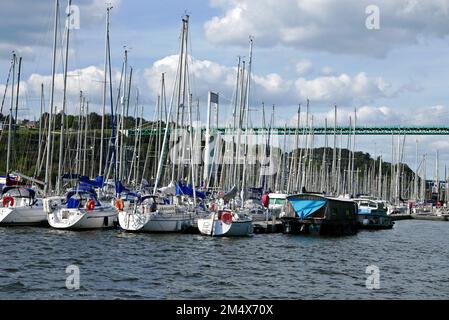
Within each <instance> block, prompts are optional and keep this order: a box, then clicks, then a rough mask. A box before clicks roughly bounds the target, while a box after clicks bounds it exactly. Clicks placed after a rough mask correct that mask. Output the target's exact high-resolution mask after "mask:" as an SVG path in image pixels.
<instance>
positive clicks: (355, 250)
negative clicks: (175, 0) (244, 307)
mask: <svg viewBox="0 0 449 320" xmlns="http://www.w3.org/2000/svg"><path fill="white" fill-rule="evenodd" d="M77 2H78V1H76V0H67V1H62V0H51V1H46V2H45V5H43V4H39V5H38V6H39V8H40V9H41V10H43V12H46V13H47V15H42V20H45V19H47V20H48V21H46V23H47V30H46V32H47V35H46V42H45V45H44V47H45V48H46V49H45V50H46V51H45V52H46V54H45V57H42V56H39V57H38V58H36V57H34V56H30V55H28V54H27V50H24V49H23V48H22V49H21V50H12V51H11V52H8V54H4V52H3V51H4V50H3V49H2V48H3V47H2V45H3V42H2V41H0V53H2V55H0V64H1V65H0V71H1V73H0V99H1V109H0V243H1V246H2V250H1V251H2V259H0V299H257V300H260V299H287V300H288V299H306V300H307V299H328V300H332V299H339V300H345V299H371V300H372V299H447V298H448V297H449V284H448V282H447V281H446V280H447V272H446V271H445V270H446V265H447V259H448V258H449V247H448V246H447V245H445V244H446V243H447V240H448V236H449V227H448V226H449V224H447V222H449V170H447V165H446V163H449V158H448V154H446V152H447V150H449V149H448V144H447V141H446V140H447V138H449V126H447V125H445V123H446V121H445V119H446V118H447V116H449V108H448V110H447V111H445V110H446V109H445V107H444V106H443V105H440V104H438V105H436V106H433V107H430V109H429V108H427V107H422V110H423V111H421V109H420V108H416V109H417V111H416V112H410V110H408V109H407V110H406V111H404V110H405V109H404V108H405V107H404V106H406V105H407V104H410V105H411V100H413V99H415V98H416V96H413V95H416V94H417V93H419V92H420V91H421V90H425V89H422V88H421V86H420V84H417V83H407V84H402V86H400V87H399V86H397V88H396V87H394V88H392V86H391V85H390V84H389V83H387V82H386V81H384V79H383V78H382V77H377V78H370V77H369V76H367V75H366V73H365V72H359V73H358V74H355V75H354V76H349V75H348V74H346V73H340V74H339V75H338V72H339V71H336V70H334V69H332V68H331V67H329V66H327V65H323V66H322V67H321V68H318V67H315V66H313V65H312V63H311V62H310V61H309V60H307V59H303V60H300V61H297V62H296V63H295V64H294V65H293V64H291V65H289V64H288V63H290V62H291V61H296V60H297V58H294V56H296V55H297V54H298V52H299V51H301V52H302V50H299V48H300V47H294V49H289V50H293V51H292V52H294V54H293V53H292V52H290V51H288V50H286V52H287V53H286V55H287V56H288V57H287V56H285V59H282V58H281V59H277V58H276V59H274V58H273V57H274V55H273V56H269V57H268V58H267V55H266V54H267V52H268V51H270V50H274V49H273V48H276V50H278V49H279V48H283V49H285V47H284V46H287V47H288V46H289V45H290V42H294V41H303V40H301V39H302V38H303V37H304V36H301V39H299V40H298V39H296V38H295V37H294V36H293V35H292V34H295V33H302V32H300V31H298V30H302V29H298V28H293V29H292V30H290V29H288V28H282V30H281V31H280V32H279V35H277V34H276V35H275V36H270V37H267V38H264V37H263V36H255V35H251V34H248V35H245V38H244V40H242V39H243V38H239V41H238V45H229V46H228V44H227V43H226V41H224V44H225V47H226V49H225V48H224V47H222V48H221V49H223V50H221V49H217V48H220V47H217V48H214V49H212V47H213V45H212V46H211V45H210V44H212V43H214V41H215V40H213V39H215V38H216V39H219V38H220V35H219V34H214V36H213V37H212V38H213V39H212V40H211V38H208V37H210V35H209V33H210V32H212V33H213V31H214V30H215V29H220V25H215V27H214V28H215V29H214V28H212V29H208V28H209V27H210V25H212V24H215V23H217V21H221V23H222V24H226V23H228V22H227V21H229V17H227V18H223V19H222V20H217V19H218V18H217V17H215V18H217V19H215V18H214V19H212V20H208V21H202V20H201V19H204V17H202V16H201V15H197V16H195V14H191V13H189V11H188V10H185V11H184V14H183V15H182V16H179V17H178V16H177V15H175V16H176V17H178V19H177V20H176V22H175V20H174V18H173V17H171V18H170V20H167V21H159V22H158V23H161V24H164V25H166V28H167V29H164V30H165V31H164V32H162V31H161V34H163V36H161V35H157V34H158V32H156V31H159V30H158V29H157V28H154V29H151V32H149V31H148V30H145V31H142V29H140V30H141V31H142V33H141V34H139V37H138V40H136V39H137V38H136V37H137V36H135V35H132V34H133V32H130V30H131V29H127V27H126V28H125V27H124V25H123V23H124V21H125V22H126V23H128V22H130V21H129V16H127V17H126V19H124V18H123V16H121V15H120V14H123V13H122V12H123V11H120V14H119V13H117V14H116V13H115V12H116V11H117V10H118V8H120V10H123V8H124V7H125V6H126V5H130V4H124V3H121V2H120V1H117V2H114V1H113V2H114V4H113V3H112V2H111V3H108V4H101V6H100V5H99V4H98V3H97V2H95V3H94V4H92V6H88V5H86V4H85V3H84V2H82V1H80V3H77ZM212 2H214V1H211V4H210V5H211V6H212V7H214V6H215V7H217V8H216V9H217V10H219V8H223V7H225V6H232V5H235V4H229V3H227V1H223V3H221V1H219V2H220V3H219V4H218V3H217V4H212ZM231 2H232V1H231ZM243 2H246V0H242V3H243ZM86 3H90V0H89V1H87V2H86ZM225 3H226V4H225ZM8 5H9V6H10V7H12V5H13V3H12V2H11V3H9V4H8ZM78 5H79V6H78ZM147 5H148V6H152V4H147ZM164 5H166V4H164ZM265 5H266V4H265ZM248 6H249V4H248ZM411 6H412V5H411ZM80 8H81V9H82V10H81V9H80ZM126 8H128V7H126ZM129 8H134V9H136V8H135V7H133V5H132V4H131V5H130V7H129ZM281 9H282V8H281ZM281 9H279V10H281ZM78 10H81V11H82V12H83V14H85V15H86V16H88V18H89V19H90V20H89V19H86V21H89V23H86V30H87V31H86V30H84V29H82V28H81V29H80V26H74V25H73V24H76V23H79V21H78V20H79V18H80V17H79V16H78V14H79V12H78ZM276 10H277V8H276ZM91 11H92V12H91ZM139 11H140V8H139ZM258 11H260V10H255V12H256V13H255V14H260V13H257V12H258ZM142 12H143V11H142ZM226 12H227V13H226V15H228V14H229V12H234V15H233V17H232V19H239V17H240V15H241V14H246V12H247V6H246V4H245V5H243V4H242V5H241V7H239V6H238V7H236V8H234V10H233V11H232V10H231V11H226ZM309 13H310V12H309ZM49 14H51V16H49ZM310 14H312V13H310ZM0 15H1V14H0ZM134 18H135V19H136V24H137V22H138V21H140V18H139V17H137V16H135V17H134ZM292 18H293V16H292V17H290V18H289V19H288V20H289V21H290V20H291V21H294V20H296V18H294V19H292ZM123 19H124V20H123ZM195 19H199V21H201V23H203V25H202V26H203V28H204V29H208V30H209V31H208V32H209V33H208V32H205V35H204V37H206V38H207V39H208V41H209V42H210V43H209V42H207V43H208V44H207V45H206V44H205V43H206V42H204V41H205V40H204V39H203V38H201V37H202V36H201V31H200V29H201V28H200V27H199V26H200V23H199V22H197V21H195ZM232 19H231V21H232ZM0 20H1V19H0ZM149 20H152V19H149ZM161 20H164V19H162V18H161ZM318 20H323V18H322V17H320V18H319V19H318ZM324 20H325V19H324ZM81 21H82V20H81ZM140 22H141V21H140ZM0 23H1V21H0ZM40 23H41V24H42V22H40ZM149 23H153V22H152V21H150V22H149ZM241 26H245V24H242V25H241ZM175 27H176V30H177V32H176V33H174V32H173V30H174V28H175ZM237 28H238V27H237ZM301 28H302V27H301ZM262 29H263V28H262ZM124 30H126V32H125V31H124ZM250 30H251V31H257V30H260V28H256V27H254V28H250ZM245 31H248V30H245ZM40 32H42V31H40ZM265 32H268V33H269V31H265ZM90 34H92V39H95V45H94V44H92V43H91V45H92V46H93V47H95V50H93V49H92V50H90V49H89V50H86V45H85V44H83V41H91V38H90ZM124 34H130V36H129V39H128V37H125V38H124V36H123V35H124ZM80 35H81V36H80ZM41 36H42V35H41ZM285 37H287V38H289V39H290V40H285V39H284V38H285ZM148 38H149V39H148ZM277 38H279V39H281V40H282V41H283V42H284V43H283V44H282V43H277V42H276V43H275V44H273V43H272V44H270V45H267V43H269V42H270V41H273V40H270V39H277ZM100 39H101V47H99V46H98V43H99V42H100ZM192 39H193V40H192ZM197 39H200V40H197ZM267 39H268V40H267ZM295 39H296V40H295ZM80 40H81V41H80ZM125 40H126V42H127V41H129V44H124V43H122V42H123V41H125ZM281 40H279V41H281ZM196 41H198V42H199V43H198V42H196ZM217 41H218V40H217ZM267 41H268V42H267ZM276 41H278V40H276ZM282 41H281V42H282ZM118 43H120V45H118ZM127 43H128V42H127ZM131 43H134V44H135V45H136V48H133V47H132V46H131V45H130V44H131ZM416 45H417V46H419V45H423V44H421V43H418V44H416ZM358 46H359V45H356V46H354V47H353V49H354V50H355V47H358ZM5 47H6V46H5ZM8 48H9V47H8ZM197 48H198V49H199V50H200V52H202V54H204V51H203V50H205V49H204V48H209V49H208V50H210V51H211V52H215V54H216V55H217V57H219V59H221V60H222V61H226V64H227V65H220V64H219V63H216V62H214V61H211V60H206V58H204V60H201V59H198V58H194V56H193V52H196V51H195V50H197ZM267 48H271V49H267ZM42 50H44V49H42ZM142 52H144V53H142ZM206 52H207V51H206ZM305 52H307V50H305ZM235 54H237V56H235ZM276 54H279V53H278V52H276ZM301 54H302V53H301ZM320 54H321V52H320ZM327 54H331V55H334V54H335V53H327ZM357 54H359V53H357ZM163 55H166V56H165V57H163V58H161V57H162V56H163ZM3 56H4V57H7V59H6V60H5V58H2V57H3ZM149 57H151V59H150V58H149ZM155 57H157V59H156V58H155ZM379 57H382V59H392V58H391V57H389V56H388V55H386V54H383V53H382V54H379V55H376V56H375V58H374V57H369V58H366V59H368V60H366V61H371V60H370V59H381V58H379ZM80 58H81V60H82V61H83V64H84V65H85V66H86V67H82V68H79V60H80ZM326 58H327V56H326V55H323V56H320V58H319V59H318V58H317V59H318V60H320V61H321V62H322V61H324V60H326ZM295 59H296V60H295ZM275 60H276V63H275ZM283 60H285V61H283ZM87 61H88V62H87ZM91 61H92V63H91ZM143 61H144V62H143ZM287 61H290V62H288V63H287ZM344 61H345V60H344ZM360 61H362V62H360ZM360 61H359V62H358V63H361V64H362V65H364V66H365V65H369V64H370V63H367V62H366V61H365V60H363V59H361V60H360ZM373 61H374V60H373ZM373 61H371V63H372V64H373V65H375V64H376V63H379V62H378V60H376V62H375V63H374V62H373ZM44 62H45V63H44ZM150 62H151V63H152V65H151V63H150ZM271 63H273V65H271ZM286 63H287V64H286ZM323 63H324V62H323ZM345 63H347V64H348V65H350V64H351V63H354V62H351V61H345ZM32 64H33V67H34V68H36V69H37V68H39V70H40V72H41V73H42V70H43V69H44V68H45V73H46V75H45V76H41V75H39V74H38V72H37V71H35V72H34V71H33V68H32V67H31V66H30V65H32ZM47 64H48V65H47ZM42 65H43V66H42ZM336 65H339V66H342V65H344V63H342V62H341V61H338V63H336ZM393 65H396V66H397V67H398V68H400V67H401V66H400V65H399V64H398V63H397V61H396V63H393ZM448 65H449V62H448ZM75 66H76V67H75ZM76 68H78V69H76ZM258 68H260V69H261V70H263V73H264V74H263V75H260V74H259V73H258V72H259V71H260V70H259V69H258ZM271 68H273V69H274V70H276V69H279V70H283V71H282V72H283V73H284V77H285V79H284V78H283V77H282V76H281V75H280V74H278V73H275V72H274V71H273V70H271ZM387 69H391V65H390V67H385V70H387ZM434 69H438V68H436V67H434ZM413 70H414V69H413ZM33 72H34V73H33ZM279 72H281V71H279ZM389 72H392V71H391V70H390V71H389ZM413 72H417V71H416V70H414V71H413ZM292 74H294V76H293V75H292ZM398 74H399V71H398ZM421 74H425V77H428V74H426V73H423V72H420V73H419V75H420V76H421ZM448 74H449V73H448ZM389 75H390V76H391V74H389ZM440 76H441V75H440ZM214 77H215V78H214ZM295 77H296V78H295ZM415 77H416V75H415ZM392 78H394V77H392ZM412 78H413V76H410V79H412ZM413 81H414V80H413ZM426 84H427V87H432V86H433V85H434V82H430V84H429V82H427V83H426ZM348 88H349V89H348ZM345 90H346V91H347V92H346V91H345ZM409 91H410V92H409ZM405 92H407V94H409V95H410V96H407V94H404V93H405ZM374 93H376V94H377V95H378V96H377V99H376V98H373V97H371V96H370V95H371V94H374ZM442 95H443V94H442V93H439V95H436V97H438V98H440V97H441V96H442ZM398 97H401V99H402V100H397V101H396V103H397V105H398V106H399V107H397V108H398V110H402V111H401V113H397V111H396V109H394V110H393V109H390V108H389V107H386V106H385V105H384V104H386V102H385V101H387V102H388V101H390V100H391V101H395V100H394V99H400V98H398ZM389 99H390V100H389ZM443 100H444V98H443ZM278 101H279V102H278ZM374 101H376V103H379V106H378V107H373V106H371V105H369V104H371V103H374ZM413 102H414V101H413ZM380 103H382V105H381V104H380ZM426 103H427V101H426ZM432 103H435V104H436V103H442V102H440V101H439V100H438V101H437V102H435V101H433V102H432ZM401 108H403V109H401ZM407 108H409V107H407ZM410 108H411V107H410ZM425 108H427V109H425ZM392 110H393V111H392ZM426 110H427V111H426ZM429 110H430V111H429ZM441 110H443V111H441ZM445 112H446V113H447V114H445ZM430 115H432V117H430ZM418 116H419V117H421V118H419V117H418ZM426 117H429V118H432V119H430V120H429V121H427V122H426V121H422V118H425V119H427V118H426ZM31 119H33V120H31ZM436 139H438V140H436ZM430 171H433V172H431V173H430ZM437 251H438V252H437ZM67 270H69V271H70V270H75V271H77V272H78V276H79V275H80V274H81V281H80V279H79V277H78V280H77V281H78V283H77V287H76V286H75V287H76V288H75V289H73V288H70V283H69V282H68V280H67V282H65V281H66V279H69V278H70V277H66V275H67V274H68V273H69V272H68V271H67ZM376 277H377V278H376ZM373 279H374V280H373ZM379 279H380V280H379ZM379 281H380V283H381V285H379Z"/></svg>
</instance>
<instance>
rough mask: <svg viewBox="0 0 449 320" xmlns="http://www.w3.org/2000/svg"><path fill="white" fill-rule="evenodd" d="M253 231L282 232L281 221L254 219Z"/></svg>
mask: <svg viewBox="0 0 449 320" xmlns="http://www.w3.org/2000/svg"><path fill="white" fill-rule="evenodd" d="M253 227H254V233H257V234H260V233H282V231H283V227H282V222H281V221H278V220H276V221H254V222H253Z"/></svg>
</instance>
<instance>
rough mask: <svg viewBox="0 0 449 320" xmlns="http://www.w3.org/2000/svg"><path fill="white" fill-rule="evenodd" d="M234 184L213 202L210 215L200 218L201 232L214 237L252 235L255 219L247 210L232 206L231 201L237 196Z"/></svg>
mask: <svg viewBox="0 0 449 320" xmlns="http://www.w3.org/2000/svg"><path fill="white" fill-rule="evenodd" d="M236 194H237V188H236V187H235V186H234V187H233V188H232V189H231V190H230V191H228V192H227V193H226V194H224V195H223V196H222V197H221V198H220V199H218V201H217V207H216V206H215V202H212V203H211V207H210V211H211V213H210V214H209V216H207V217H204V218H199V219H198V223H197V225H198V229H199V230H200V233H201V234H203V235H207V236H212V237H244V236H250V235H252V233H253V231H254V228H253V220H252V218H251V216H249V214H248V213H247V212H245V211H240V212H237V211H235V210H232V209H231V208H230V204H231V203H230V201H231V200H232V199H233V198H234V197H235V196H236Z"/></svg>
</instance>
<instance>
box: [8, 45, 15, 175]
mask: <svg viewBox="0 0 449 320" xmlns="http://www.w3.org/2000/svg"><path fill="white" fill-rule="evenodd" d="M15 68H16V54H15V53H13V54H12V85H11V103H10V107H9V119H8V120H9V123H8V147H7V150H6V174H8V173H9V169H10V161H11V128H12V108H13V106H14V81H15V73H16V70H15Z"/></svg>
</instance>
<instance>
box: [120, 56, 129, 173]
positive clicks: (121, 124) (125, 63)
mask: <svg viewBox="0 0 449 320" xmlns="http://www.w3.org/2000/svg"><path fill="white" fill-rule="evenodd" d="M123 72H124V81H123V95H122V99H121V105H122V111H121V121H120V130H121V133H120V150H119V180H120V181H122V178H123V170H124V164H123V155H124V154H123V152H124V146H123V143H124V137H123V135H124V132H123V129H124V122H125V105H126V83H127V73H128V50H126V49H125V57H124V71H123Z"/></svg>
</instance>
